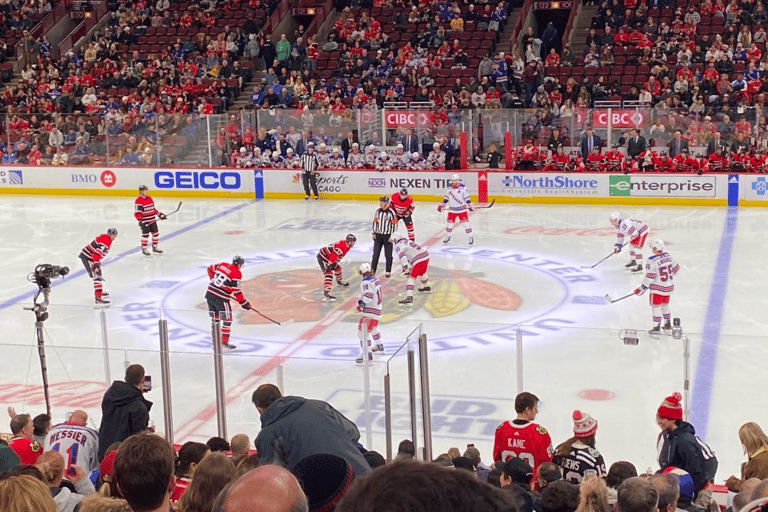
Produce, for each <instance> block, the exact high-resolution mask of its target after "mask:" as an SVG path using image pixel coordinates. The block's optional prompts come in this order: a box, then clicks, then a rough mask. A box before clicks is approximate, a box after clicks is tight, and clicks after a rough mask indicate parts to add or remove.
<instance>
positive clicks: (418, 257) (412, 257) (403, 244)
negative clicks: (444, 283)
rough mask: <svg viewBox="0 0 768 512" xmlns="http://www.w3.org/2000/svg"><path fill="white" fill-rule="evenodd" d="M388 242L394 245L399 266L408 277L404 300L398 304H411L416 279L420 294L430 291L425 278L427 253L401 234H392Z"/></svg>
mask: <svg viewBox="0 0 768 512" xmlns="http://www.w3.org/2000/svg"><path fill="white" fill-rule="evenodd" d="M390 240H392V242H393V243H394V244H395V252H396V253H397V259H399V260H400V264H401V265H402V266H403V273H404V274H406V275H407V276H408V283H407V284H406V285H405V299H403V300H401V301H400V304H413V287H414V285H415V284H416V279H417V278H418V279H419V280H420V281H421V288H419V291H420V292H428V291H430V290H432V288H431V287H430V286H429V276H427V268H429V253H428V252H427V250H426V249H424V248H423V247H422V246H420V245H419V244H417V243H416V242H412V241H410V240H408V239H407V238H406V237H404V236H403V235H402V234H401V233H392V236H391V237H390Z"/></svg>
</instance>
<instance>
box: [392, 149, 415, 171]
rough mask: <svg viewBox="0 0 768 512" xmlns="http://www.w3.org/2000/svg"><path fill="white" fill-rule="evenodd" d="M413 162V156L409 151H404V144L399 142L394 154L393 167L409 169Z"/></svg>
mask: <svg viewBox="0 0 768 512" xmlns="http://www.w3.org/2000/svg"><path fill="white" fill-rule="evenodd" d="M410 163H411V158H410V155H409V154H408V153H406V152H405V151H403V145H402V144H398V145H397V149H396V150H395V154H394V155H392V168H393V169H407V168H408V165H409V164H410Z"/></svg>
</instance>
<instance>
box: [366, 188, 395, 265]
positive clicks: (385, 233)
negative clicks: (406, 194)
mask: <svg viewBox="0 0 768 512" xmlns="http://www.w3.org/2000/svg"><path fill="white" fill-rule="evenodd" d="M396 228H397V215H396V214H395V211H394V210H392V209H391V208H390V207H389V198H388V197H387V196H381V197H380V198H379V209H378V210H376V213H374V214H373V227H372V229H371V237H372V238H373V257H372V258H371V270H372V271H373V275H376V267H377V266H378V265H379V256H381V248H382V247H384V259H385V261H386V262H387V267H386V272H387V273H386V277H390V276H391V275H392V241H391V240H390V239H389V237H390V235H391V234H392V233H394V232H395V229H396Z"/></svg>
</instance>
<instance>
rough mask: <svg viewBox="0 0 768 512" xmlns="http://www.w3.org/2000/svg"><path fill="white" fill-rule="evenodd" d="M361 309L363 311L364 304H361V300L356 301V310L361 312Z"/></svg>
mask: <svg viewBox="0 0 768 512" xmlns="http://www.w3.org/2000/svg"><path fill="white" fill-rule="evenodd" d="M363 309H365V302H363V301H362V300H358V301H357V310H358V311H362V310H363Z"/></svg>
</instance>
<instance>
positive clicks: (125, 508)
mask: <svg viewBox="0 0 768 512" xmlns="http://www.w3.org/2000/svg"><path fill="white" fill-rule="evenodd" d="M80 512H132V511H131V506H130V505H128V502H127V501H125V500H123V499H119V498H106V497H104V496H99V495H93V496H88V497H87V498H85V499H84V500H83V501H82V502H80Z"/></svg>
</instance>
